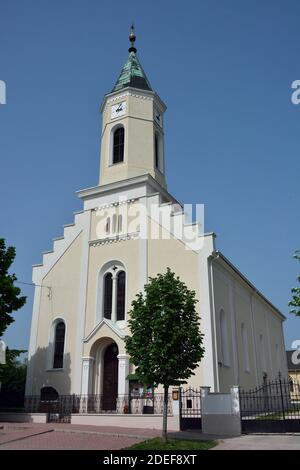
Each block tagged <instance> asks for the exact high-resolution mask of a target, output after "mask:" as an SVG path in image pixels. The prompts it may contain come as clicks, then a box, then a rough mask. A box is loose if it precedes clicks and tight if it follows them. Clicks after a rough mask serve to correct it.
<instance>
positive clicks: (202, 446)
mask: <svg viewBox="0 0 300 470" xmlns="http://www.w3.org/2000/svg"><path fill="white" fill-rule="evenodd" d="M216 445H217V442H216V441H190V440H182V439H168V440H167V442H164V441H163V440H162V438H161V437H155V438H154V439H149V440H147V441H143V442H139V443H138V444H134V445H133V446H131V447H127V448H126V450H209V449H211V448H212V447H215V446H216Z"/></svg>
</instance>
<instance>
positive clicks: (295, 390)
mask: <svg viewBox="0 0 300 470" xmlns="http://www.w3.org/2000/svg"><path fill="white" fill-rule="evenodd" d="M240 409H241V420H242V432H244V433H260V432H267V433H284V432H299V431H300V384H299V383H298V382H295V381H292V380H290V379H282V378H281V377H279V378H278V379H277V380H266V379H265V380H264V383H263V385H262V386H261V387H257V388H255V389H252V390H247V391H245V390H240Z"/></svg>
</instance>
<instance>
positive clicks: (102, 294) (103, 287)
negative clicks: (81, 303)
mask: <svg viewBox="0 0 300 470" xmlns="http://www.w3.org/2000/svg"><path fill="white" fill-rule="evenodd" d="M117 224H118V225H119V217H117ZM126 284H127V279H126V270H125V266H124V265H123V263H121V262H118V261H111V262H108V263H106V264H105V265H104V266H103V267H102V268H101V270H100V272H99V281H98V289H99V290H98V299H97V310H96V323H97V324H98V323H99V322H101V320H103V319H104V318H106V319H108V320H111V321H112V322H117V321H122V320H125V319H126V301H127V296H126Z"/></svg>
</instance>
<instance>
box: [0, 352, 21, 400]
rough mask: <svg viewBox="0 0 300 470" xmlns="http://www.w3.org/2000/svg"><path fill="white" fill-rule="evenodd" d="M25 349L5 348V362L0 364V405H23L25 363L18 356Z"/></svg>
mask: <svg viewBox="0 0 300 470" xmlns="http://www.w3.org/2000/svg"><path fill="white" fill-rule="evenodd" d="M25 352H26V351H19V350H16V349H8V348H7V350H6V364H1V365H0V383H1V388H0V407H5V408H7V407H20V406H22V405H23V401H24V395H25V383H26V370H27V366H26V363H24V362H21V361H20V360H19V356H20V354H22V353H25Z"/></svg>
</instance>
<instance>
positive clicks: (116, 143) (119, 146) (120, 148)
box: [112, 127, 125, 164]
mask: <svg viewBox="0 0 300 470" xmlns="http://www.w3.org/2000/svg"><path fill="white" fill-rule="evenodd" d="M124 136H125V131H124V127H118V129H116V130H115V132H114V135H113V154H112V162H113V164H115V163H120V162H122V161H123V160H124Z"/></svg>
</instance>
